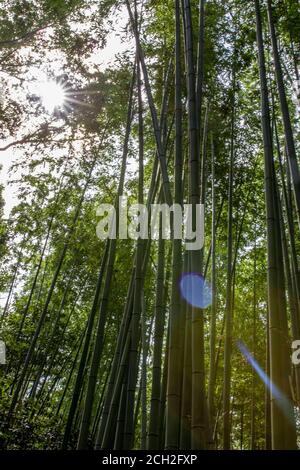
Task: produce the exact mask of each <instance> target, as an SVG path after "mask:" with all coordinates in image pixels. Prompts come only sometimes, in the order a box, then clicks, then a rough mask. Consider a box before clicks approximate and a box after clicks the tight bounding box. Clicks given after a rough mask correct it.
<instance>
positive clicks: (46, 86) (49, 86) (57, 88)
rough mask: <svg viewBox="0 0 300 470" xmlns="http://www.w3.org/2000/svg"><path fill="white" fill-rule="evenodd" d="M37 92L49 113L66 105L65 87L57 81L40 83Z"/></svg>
mask: <svg viewBox="0 0 300 470" xmlns="http://www.w3.org/2000/svg"><path fill="white" fill-rule="evenodd" d="M36 92H37V94H38V95H39V97H40V98H41V101H42V104H43V106H44V108H45V109H46V111H48V112H49V113H52V112H53V111H54V110H55V109H56V108H61V107H62V106H63V105H64V102H65V99H66V93H65V90H64V88H63V86H62V85H61V84H60V83H58V82H56V81H47V82H43V83H39V85H38V87H37V90H36Z"/></svg>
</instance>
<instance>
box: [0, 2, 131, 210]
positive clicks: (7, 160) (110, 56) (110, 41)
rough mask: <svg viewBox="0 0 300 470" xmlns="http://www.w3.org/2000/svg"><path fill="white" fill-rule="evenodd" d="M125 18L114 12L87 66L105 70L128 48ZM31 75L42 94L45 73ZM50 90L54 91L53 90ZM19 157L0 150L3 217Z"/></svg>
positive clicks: (12, 151) (123, 12) (11, 199)
mask: <svg viewBox="0 0 300 470" xmlns="http://www.w3.org/2000/svg"><path fill="white" fill-rule="evenodd" d="M127 18H128V17H127V11H126V9H125V8H123V9H121V11H120V12H118V13H116V12H114V25H115V29H114V31H112V32H110V33H109V35H108V36H107V45H106V47H105V48H104V49H102V50H101V52H100V53H99V51H97V52H95V54H94V55H93V56H91V58H90V59H89V61H88V65H89V66H92V65H93V64H95V65H100V67H101V68H102V69H103V70H105V68H106V67H107V66H108V65H113V63H114V61H115V58H116V54H117V53H122V52H125V50H128V47H129V46H131V45H132V42H130V43H128V42H124V40H122V39H123V38H122V28H124V26H125V25H126V23H127ZM32 76H34V78H35V79H37V80H38V81H39V82H40V87H39V89H40V91H41V94H43V95H44V94H45V90H43V88H42V86H43V83H45V78H47V77H46V75H45V73H44V72H43V71H40V70H36V69H34V68H32ZM0 86H1V84H0ZM27 89H30V83H29V84H28V86H27ZM52 91H53V92H55V90H52ZM25 92H26V90H23V93H25ZM44 104H45V107H46V108H47V109H48V111H49V112H51V102H50V100H49V99H48V100H47V101H46V102H45V101H44ZM9 143H10V141H4V142H3V141H1V142H0V147H5V146H6V145H7V144H9ZM21 157H22V152H21V151H20V150H16V149H15V148H14V147H11V148H10V149H8V150H6V151H2V152H1V151H0V165H1V166H2V170H1V171H0V184H3V185H4V194H3V195H4V199H5V208H4V214H5V217H8V216H9V213H10V211H11V209H12V207H13V206H14V205H15V204H16V201H17V198H16V195H15V193H16V189H17V188H16V187H14V185H11V184H10V185H9V184H8V181H9V179H10V175H9V168H10V167H11V165H12V164H13V163H14V162H15V161H16V160H17V159H19V158H21ZM17 176H18V174H15V173H14V174H13V175H12V176H11V177H12V178H13V179H15V178H16V177H17Z"/></svg>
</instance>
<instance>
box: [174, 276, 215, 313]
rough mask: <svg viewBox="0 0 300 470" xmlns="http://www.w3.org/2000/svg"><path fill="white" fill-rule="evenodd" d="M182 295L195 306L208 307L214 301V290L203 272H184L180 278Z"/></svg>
mask: <svg viewBox="0 0 300 470" xmlns="http://www.w3.org/2000/svg"><path fill="white" fill-rule="evenodd" d="M180 292H181V295H182V297H183V298H184V299H185V301H186V302H188V303H189V304H190V305H192V306H193V307H198V308H207V307H209V305H211V302H212V290H211V287H210V285H209V283H208V282H207V281H206V280H205V279H204V277H203V276H201V274H198V273H189V274H183V276H182V277H181V280H180Z"/></svg>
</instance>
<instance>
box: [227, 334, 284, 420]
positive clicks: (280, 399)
mask: <svg viewBox="0 0 300 470" xmlns="http://www.w3.org/2000/svg"><path fill="white" fill-rule="evenodd" d="M236 344H237V347H238V348H239V350H240V352H241V353H242V354H243V356H244V357H245V358H246V360H247V362H248V363H249V364H250V366H251V367H252V368H253V369H254V370H255V372H256V373H257V375H258V376H259V377H260V378H261V380H262V381H263V382H264V384H265V385H266V387H268V389H269V390H270V392H271V394H272V396H273V397H274V398H275V400H276V403H277V405H278V407H279V408H280V409H281V411H282V412H283V413H284V414H285V416H287V417H288V418H289V419H290V420H291V421H293V403H292V402H291V400H289V399H288V398H287V397H286V396H285V394H284V393H283V392H282V391H281V390H280V389H279V388H278V387H277V385H275V384H274V382H272V380H271V379H270V377H269V376H268V375H267V374H266V373H265V372H264V370H263V369H262V368H261V367H260V365H259V364H258V362H257V361H256V360H255V359H254V357H253V356H252V354H251V353H250V351H248V349H247V348H246V346H245V345H244V343H243V342H242V341H237V342H236Z"/></svg>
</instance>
